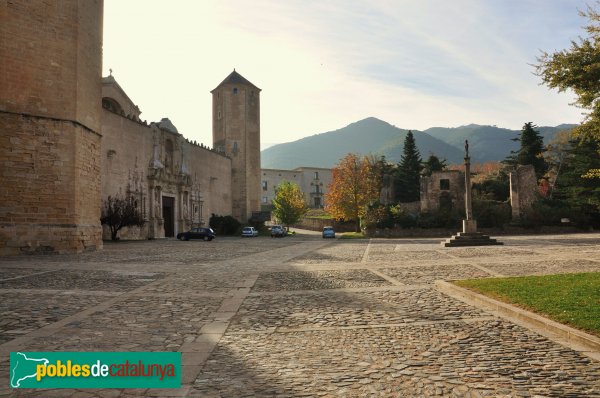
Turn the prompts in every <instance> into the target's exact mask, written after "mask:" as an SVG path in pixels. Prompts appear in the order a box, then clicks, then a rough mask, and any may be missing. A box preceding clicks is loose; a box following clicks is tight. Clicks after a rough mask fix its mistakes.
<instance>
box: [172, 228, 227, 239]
mask: <svg viewBox="0 0 600 398" xmlns="http://www.w3.org/2000/svg"><path fill="white" fill-rule="evenodd" d="M216 236H217V235H215V231H213V230H212V229H211V228H192V229H190V230H189V231H187V232H180V233H178V234H177V239H179V240H190V239H202V240H208V241H210V240H213V239H214V238H215V237H216Z"/></svg>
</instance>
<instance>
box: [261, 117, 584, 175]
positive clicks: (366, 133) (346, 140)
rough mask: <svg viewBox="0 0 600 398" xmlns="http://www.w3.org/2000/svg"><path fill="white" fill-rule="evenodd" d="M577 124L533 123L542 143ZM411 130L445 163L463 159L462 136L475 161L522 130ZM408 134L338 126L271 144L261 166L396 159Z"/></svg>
mask: <svg viewBox="0 0 600 398" xmlns="http://www.w3.org/2000/svg"><path fill="white" fill-rule="evenodd" d="M575 126H576V125H575V124H561V125H559V126H555V127H537V130H538V131H539V132H540V135H541V136H542V137H544V142H545V143H548V142H549V141H550V140H552V138H553V137H554V136H555V135H556V134H557V133H558V132H559V131H562V130H570V129H572V128H573V127H575ZM412 132H413V134H414V137H415V141H416V144H417V148H418V149H419V152H420V153H421V157H422V158H423V159H426V158H427V157H429V155H430V154H434V155H436V156H438V157H439V158H441V159H446V161H447V163H448V164H457V163H462V162H463V158H464V144H465V140H469V153H470V154H471V159H472V161H473V162H474V163H484V162H490V161H500V160H503V159H504V158H506V157H507V156H508V155H510V152H511V151H514V150H517V149H518V147H519V143H518V142H516V141H513V139H514V138H517V137H519V135H520V130H509V129H504V128H499V127H496V126H481V125H477V124H470V125H467V126H460V127H453V128H445V127H433V128H429V129H427V130H425V131H418V130H412ZM407 133H408V130H407V129H401V128H398V127H396V126H393V125H391V124H389V123H387V122H385V121H383V120H380V119H377V118H374V117H369V118H366V119H363V120H359V121H358V122H355V123H352V124H349V125H348V126H346V127H344V128H341V129H339V130H335V131H329V132H326V133H322V134H315V135H313V136H310V137H305V138H302V139H299V140H297V141H293V142H288V143H284V144H278V145H274V146H272V147H269V148H267V149H265V150H263V151H262V152H261V164H262V165H261V167H262V168H265V169H284V170H287V169H294V168H296V167H302V166H305V167H324V168H331V167H333V166H335V165H336V164H337V163H338V162H339V160H340V159H341V158H343V157H344V156H346V154H348V153H358V154H360V155H369V154H372V155H375V156H378V157H379V156H382V155H383V156H385V157H386V159H387V160H388V161H389V162H393V163H397V162H399V161H400V157H401V156H402V150H403V148H404V140H405V138H406V134H407Z"/></svg>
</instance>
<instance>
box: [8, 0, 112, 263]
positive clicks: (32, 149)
mask: <svg viewBox="0 0 600 398" xmlns="http://www.w3.org/2000/svg"><path fill="white" fill-rule="evenodd" d="M0 8H1V9H0V37H2V40H0V76H2V78H1V79H0V254H16V253H23V252H81V251H83V250H88V249H98V248H101V247H102V240H101V228H100V225H99V221H98V220H99V216H100V209H99V207H98V203H99V201H100V141H101V136H100V108H101V104H100V102H99V101H98V98H100V89H101V87H100V77H101V67H102V10H103V2H102V1H101V0H89V1H87V0H86V1H83V0H80V1H76V0H70V1H60V2H43V1H28V2H2V3H0Z"/></svg>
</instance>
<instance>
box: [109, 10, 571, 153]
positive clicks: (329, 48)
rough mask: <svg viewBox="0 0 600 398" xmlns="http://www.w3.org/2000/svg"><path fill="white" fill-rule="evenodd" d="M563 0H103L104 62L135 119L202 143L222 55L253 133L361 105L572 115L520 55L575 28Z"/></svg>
mask: <svg viewBox="0 0 600 398" xmlns="http://www.w3.org/2000/svg"><path fill="white" fill-rule="evenodd" d="M566 3H572V2H567V1H566V0H565V1H563V2H552V3H549V2H545V1H544V2H542V1H533V0H529V1H523V2H515V1H507V2H503V3H502V5H498V4H496V3H491V2H481V1H476V0H459V1H452V2H448V1H441V0H438V1H429V2H414V1H370V2H358V1H340V0H336V1H327V2H305V1H285V2H279V1H278V2H273V1H266V0H254V1H252V2H241V1H239V2H238V1H236V2H233V1H212V0H211V1H208V0H207V1H202V2H196V1H176V2H168V3H165V2H159V1H143V2H142V1H139V2H132V1H128V2H116V1H111V0H107V1H106V2H105V26H104V32H105V42H104V59H105V68H104V70H105V74H106V73H108V68H113V69H114V75H115V78H116V79H117V81H119V83H120V84H121V85H122V87H123V88H124V89H125V90H126V91H127V93H128V94H129V95H130V97H131V98H132V99H133V101H134V102H136V103H137V104H138V105H139V106H140V108H141V109H142V111H143V112H144V113H143V114H142V118H147V119H148V120H157V119H160V118H161V117H165V116H166V117H169V118H170V119H171V120H172V121H173V123H174V124H175V125H176V126H177V127H178V129H179V130H180V131H181V132H182V133H183V134H184V135H186V136H187V137H189V138H191V139H197V140H199V141H202V142H204V143H208V144H210V143H211V141H212V138H211V137H212V126H211V96H210V94H209V91H210V90H212V89H213V88H214V87H216V86H217V84H218V83H220V81H221V80H222V79H224V78H225V77H226V76H227V75H228V74H229V73H230V72H231V70H232V69H233V68H234V67H235V68H236V69H237V70H238V72H240V73H241V74H242V75H244V77H246V78H247V79H248V80H250V81H252V82H253V83H254V84H256V85H257V86H258V87H260V88H262V89H263V92H262V96H261V128H262V137H261V140H262V142H269V143H273V142H287V141H291V140H295V139H298V138H301V137H302V136H306V135H312V134H315V133H320V132H324V131H328V130H333V129H337V128H340V127H343V126H345V125H347V124H349V123H352V122H354V121H356V120H359V119H361V118H364V117H368V116H375V117H379V118H381V119H384V120H386V121H388V122H390V123H392V124H395V125H397V126H399V127H404V128H416V129H424V128H427V127H432V126H456V125H460V124H467V123H486V124H497V125H499V126H504V127H510V128H519V127H520V126H521V125H522V124H523V123H524V122H526V121H533V122H535V123H537V124H539V125H544V124H558V123H563V122H576V121H578V120H579V119H580V111H579V110H577V109H574V108H572V107H569V106H568V103H569V102H570V101H571V98H570V97H569V96H568V95H558V94H556V93H555V92H551V91H548V90H547V89H546V88H545V87H540V86H539V79H538V78H537V77H536V76H533V74H532V72H533V68H532V67H531V66H530V65H528V64H529V63H532V62H534V61H535V56H536V55H538V53H537V49H538V48H544V49H547V50H553V49H554V48H548V47H547V46H548V45H549V44H548V43H555V42H556V43H558V44H557V48H562V47H564V46H566V45H568V39H570V38H572V37H562V36H565V35H567V34H568V33H570V32H576V33H577V26H579V25H581V24H582V23H583V21H582V20H580V19H579V18H578V17H577V15H576V6H578V5H579V6H581V5H580V4H566ZM576 3H578V2H576ZM582 4H583V2H582ZM538 10H539V12H537V11H538ZM569 10H571V11H570V12H571V13H572V14H573V16H572V18H564V17H563V19H561V18H559V16H557V14H561V15H563V16H564V14H565V13H566V12H569ZM550 24H553V25H555V26H553V27H552V28H550V27H548V26H547V25H550ZM574 25H576V26H574ZM549 35H550V36H555V37H554V38H549V37H548V36H549Z"/></svg>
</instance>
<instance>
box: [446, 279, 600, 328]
mask: <svg viewBox="0 0 600 398" xmlns="http://www.w3.org/2000/svg"><path fill="white" fill-rule="evenodd" d="M454 283H456V284H457V285H458V286H462V287H465V288H468V289H471V290H474V291H476V292H479V293H482V294H485V295H487V296H490V297H493V298H495V299H498V300H501V301H504V302H508V303H511V304H515V305H517V306H519V307H521V308H525V309H527V310H530V311H533V312H536V313H538V314H540V315H544V316H546V317H548V318H550V319H553V320H555V321H557V322H560V323H564V324H567V325H569V326H572V327H574V328H577V329H581V330H585V331H586V332H589V333H591V334H594V335H596V336H600V272H595V273H580V274H562V275H543V276H525V277H517V278H492V279H470V280H464V281H456V282H454Z"/></svg>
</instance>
